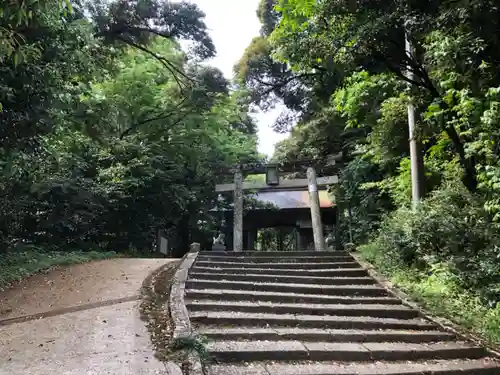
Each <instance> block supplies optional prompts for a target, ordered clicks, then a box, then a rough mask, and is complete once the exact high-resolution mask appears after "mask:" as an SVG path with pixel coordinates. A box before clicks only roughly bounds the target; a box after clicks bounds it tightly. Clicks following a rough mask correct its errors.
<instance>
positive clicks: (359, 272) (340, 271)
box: [189, 264, 368, 277]
mask: <svg viewBox="0 0 500 375" xmlns="http://www.w3.org/2000/svg"><path fill="white" fill-rule="evenodd" d="M189 272H190V273H194V272H205V273H229V274H230V273H236V274H239V275H241V274H244V273H246V272H251V273H252V274H273V275H288V276H306V277H311V276H317V277H330V276H331V277H335V276H344V277H361V276H367V275H368V272H367V271H366V270H365V269H363V268H334V269H324V270H298V269H294V268H291V269H286V268H281V269H272V268H252V269H250V270H249V269H248V268H239V267H224V268H217V267H215V266H213V267H200V266H197V265H196V264H195V265H194V266H193V267H191V269H190V270H189Z"/></svg>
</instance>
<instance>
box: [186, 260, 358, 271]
mask: <svg viewBox="0 0 500 375" xmlns="http://www.w3.org/2000/svg"><path fill="white" fill-rule="evenodd" d="M195 265H196V266H197V267H215V266H216V267H220V268H226V267H238V268H245V269H251V268H275V269H283V268H287V269H290V268H291V269H293V268H295V269H310V270H320V269H331V268H359V264H358V263H356V262H355V261H352V262H329V263H293V262H292V263H290V262H287V263H246V262H212V261H205V260H197V261H196V262H195Z"/></svg>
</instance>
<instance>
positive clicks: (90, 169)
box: [0, 0, 259, 255]
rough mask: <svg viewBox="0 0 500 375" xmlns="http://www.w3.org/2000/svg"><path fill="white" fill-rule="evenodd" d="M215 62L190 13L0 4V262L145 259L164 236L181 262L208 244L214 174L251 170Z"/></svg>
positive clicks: (145, 6) (247, 143)
mask: <svg viewBox="0 0 500 375" xmlns="http://www.w3.org/2000/svg"><path fill="white" fill-rule="evenodd" d="M182 40H184V41H187V42H188V44H189V46H190V50H189V51H188V52H183V51H182V50H181V48H180V44H179V42H180V41H182ZM214 53H215V51H214V46H213V44H212V41H211V40H210V37H209V35H208V31H207V28H206V25H205V23H204V14H203V12H201V10H200V9H198V8H197V7H196V6H195V5H193V4H191V3H188V2H179V3H171V2H166V1H157V0H147V1H144V0H135V1H127V0H116V1H111V2H104V3H103V2H80V1H74V2H73V1H71V2H58V1H47V0H44V1H25V2H22V7H19V6H18V2H5V3H4V4H2V6H1V12H0V103H1V105H2V109H1V111H0V121H1V122H2V129H1V130H0V154H1V157H0V171H1V172H0V173H1V174H0V175H1V177H0V199H1V202H0V210H1V211H0V241H1V242H2V243H1V249H0V253H2V252H3V253H5V252H9V253H12V251H21V249H20V248H22V247H24V248H26V247H30V248H32V247H33V246H35V247H36V248H38V249H41V250H42V251H48V250H57V251H70V250H86V249H88V250H90V249H99V250H111V251H117V252H123V251H131V250H138V251H144V250H151V249H152V246H153V242H154V239H155V236H156V231H157V230H158V229H160V228H162V229H165V230H167V235H168V237H169V239H170V243H171V246H172V247H173V248H174V249H175V253H176V254H177V255H182V254H183V252H185V251H186V250H187V248H188V244H189V241H193V240H196V239H198V238H199V237H200V236H201V235H202V234H203V235H206V233H202V232H203V231H209V230H210V229H211V228H210V227H209V225H210V221H209V220H208V219H207V212H208V210H209V209H210V208H212V207H213V206H212V205H213V204H214V199H215V197H214V185H215V183H216V179H217V177H218V175H217V171H218V170H220V169H224V168H227V167H228V166H229V165H231V164H233V163H235V162H237V161H239V160H242V161H246V162H248V161H250V162H251V161H254V160H257V159H258V158H259V155H258V154H257V152H256V137H255V124H254V123H253V121H252V119H251V118H249V116H248V105H249V103H248V100H246V98H247V97H248V95H247V94H245V93H244V92H242V91H234V90H230V88H229V82H228V81H227V80H226V79H225V78H224V77H223V75H222V73H221V72H220V71H218V70H217V69H215V68H212V67H209V66H206V65H200V62H201V61H202V60H204V59H206V58H208V57H211V56H213V55H214ZM200 231H201V232H200ZM211 234H212V233H209V234H208V236H211Z"/></svg>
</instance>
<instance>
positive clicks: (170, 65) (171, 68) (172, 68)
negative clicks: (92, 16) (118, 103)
mask: <svg viewBox="0 0 500 375" xmlns="http://www.w3.org/2000/svg"><path fill="white" fill-rule="evenodd" d="M115 37H116V38H117V39H118V40H121V41H122V42H123V43H125V44H128V45H129V46H131V47H134V48H137V49H139V50H141V51H143V52H145V53H147V54H148V55H150V56H153V57H154V58H155V59H156V60H158V61H159V62H161V63H162V65H163V66H164V67H165V68H167V70H168V71H169V72H170V73H172V76H173V77H174V79H175V81H176V82H177V85H178V86H179V88H180V90H181V92H184V88H183V85H182V82H181V80H180V79H179V77H177V74H180V75H181V76H182V77H184V78H186V79H188V80H189V81H193V79H192V78H191V77H189V76H188V75H187V74H186V73H184V72H183V71H182V70H180V69H179V68H178V67H177V66H175V64H173V63H172V62H170V61H169V60H168V59H166V58H165V57H163V56H161V55H158V54H156V53H154V52H153V51H150V50H149V49H147V48H146V47H143V46H141V45H140V44H137V43H136V42H134V41H133V40H130V39H127V38H125V37H123V36H121V35H116V36H115ZM176 73H177V74H176Z"/></svg>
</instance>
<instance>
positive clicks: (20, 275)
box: [0, 248, 117, 290]
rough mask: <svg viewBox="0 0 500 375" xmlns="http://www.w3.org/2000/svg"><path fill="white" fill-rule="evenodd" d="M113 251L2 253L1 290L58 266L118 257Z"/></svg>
mask: <svg viewBox="0 0 500 375" xmlns="http://www.w3.org/2000/svg"><path fill="white" fill-rule="evenodd" d="M116 256H117V254H116V253H115V252H113V251H108V252H100V251H49V252H47V251H42V250H40V249H37V248H27V249H23V250H22V251H9V252H7V253H0V290H3V289H5V288H6V287H8V286H9V285H10V284H11V283H13V282H16V281H20V280H22V279H24V278H26V277H28V276H31V275H34V274H36V273H40V272H48V271H50V270H51V269H53V268H54V267H56V266H65V265H70V264H78V263H84V262H88V261H90V260H98V259H107V258H113V257H116Z"/></svg>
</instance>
